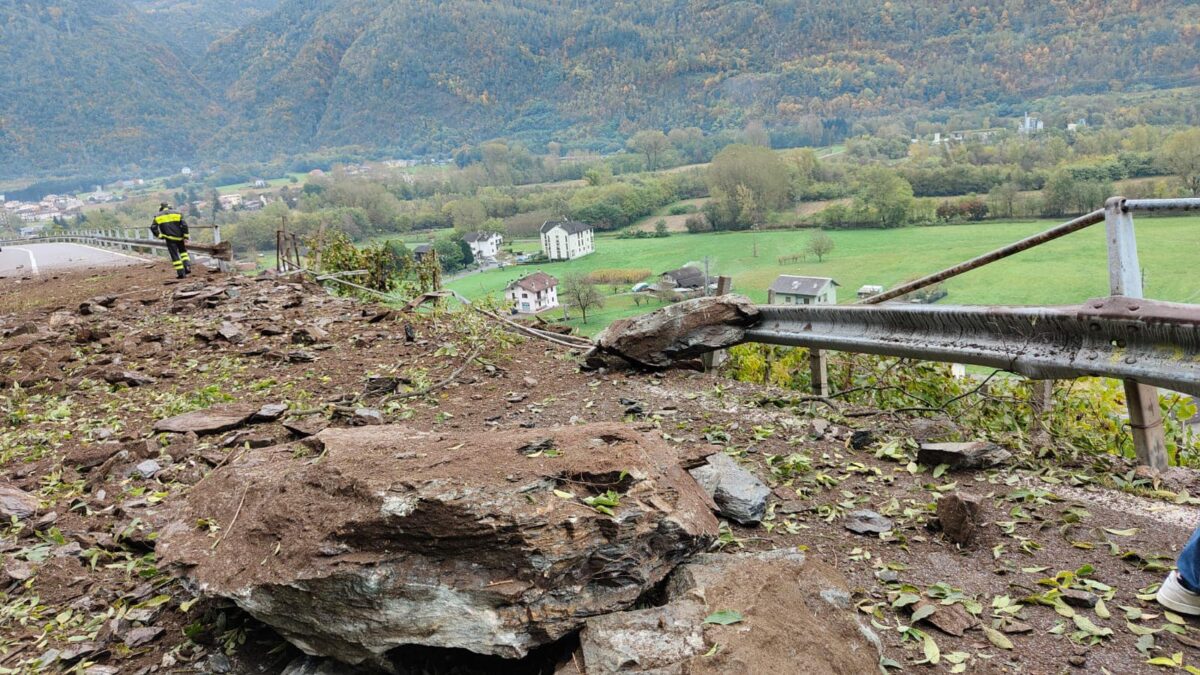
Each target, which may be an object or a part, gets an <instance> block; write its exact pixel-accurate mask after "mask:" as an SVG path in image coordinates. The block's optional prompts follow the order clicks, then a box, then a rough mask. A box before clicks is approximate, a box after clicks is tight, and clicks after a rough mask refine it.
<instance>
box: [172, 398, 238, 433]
mask: <svg viewBox="0 0 1200 675" xmlns="http://www.w3.org/2000/svg"><path fill="white" fill-rule="evenodd" d="M256 412H258V408H257V407H254V406H247V405H241V404H230V405H219V406H213V407H212V408H205V409H204V410H196V411H193V412H190V413H184V414H182V415H176V416H175V417H170V418H167V419H165V420H159V421H158V422H155V423H154V430H155V431H167V432H171V433H176V434H186V433H187V432H189V431H191V432H195V433H196V434H198V435H200V436H203V435H205V434H219V433H221V432H222V431H229V430H231V429H236V428H238V427H240V426H242V425H243V424H245V423H246V422H248V421H250V418H251V417H252V416H253V415H254V414H255V413H256Z"/></svg>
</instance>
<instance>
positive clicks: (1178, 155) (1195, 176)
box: [1163, 129, 1200, 197]
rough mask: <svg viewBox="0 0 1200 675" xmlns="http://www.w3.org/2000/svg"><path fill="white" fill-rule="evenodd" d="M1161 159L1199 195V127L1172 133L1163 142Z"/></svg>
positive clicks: (1192, 191) (1188, 187)
mask: <svg viewBox="0 0 1200 675" xmlns="http://www.w3.org/2000/svg"><path fill="white" fill-rule="evenodd" d="M1163 160H1164V161H1165V162H1166V164H1167V167H1168V168H1169V169H1171V171H1172V172H1173V173H1174V174H1175V175H1177V176H1179V177H1180V178H1182V179H1183V184H1184V185H1186V186H1187V189H1188V190H1189V191H1191V193H1192V194H1193V195H1195V196H1198V197H1200V129H1188V130H1187V131H1181V132H1179V133H1177V134H1174V135H1173V136H1171V137H1170V138H1168V139H1167V142H1166V143H1164V144H1163Z"/></svg>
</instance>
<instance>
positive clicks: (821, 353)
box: [808, 349, 829, 397]
mask: <svg viewBox="0 0 1200 675" xmlns="http://www.w3.org/2000/svg"><path fill="white" fill-rule="evenodd" d="M808 369H809V372H810V373H811V374H812V393H813V396H821V397H825V396H828V395H829V359H828V358H827V357H826V356H825V350H823V349H813V350H811V351H810V352H809V353H808Z"/></svg>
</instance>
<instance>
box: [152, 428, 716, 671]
mask: <svg viewBox="0 0 1200 675" xmlns="http://www.w3.org/2000/svg"><path fill="white" fill-rule="evenodd" d="M545 437H548V438H551V439H552V441H553V445H554V447H555V448H556V449H558V450H560V454H559V455H558V456H553V457H551V456H547V455H544V454H543V455H541V456H538V457H528V456H526V455H524V454H523V453H522V452H521V448H523V447H525V446H527V445H529V444H530V443H534V442H536V441H537V440H539V439H540V438H545ZM316 441H317V442H318V443H320V444H321V446H322V447H323V451H324V455H323V457H322V459H321V461H320V462H312V461H307V460H297V459H296V458H294V457H293V453H291V452H286V451H281V450H282V448H264V449H262V450H250V451H246V452H244V453H243V454H242V455H241V458H240V459H239V460H238V461H237V462H233V463H230V464H227V465H225V466H223V467H221V468H219V469H214V470H213V471H212V473H210V474H209V475H208V477H207V478H206V479H205V480H204V481H202V482H201V483H199V484H197V485H196V486H193V487H192V488H191V489H190V490H189V491H188V492H187V494H186V495H182V496H181V498H182V502H181V503H180V504H179V505H178V506H179V510H178V511H177V512H176V513H174V514H173V515H172V519H171V520H169V521H168V522H167V523H166V524H165V525H164V526H163V527H161V528H160V529H159V536H158V539H157V543H156V549H155V550H156V553H157V555H158V560H159V563H160V566H161V567H162V568H163V569H168V570H172V571H174V572H176V573H177V574H179V575H180V576H183V577H186V578H187V579H188V580H189V582H190V583H194V584H195V587H197V588H201V589H204V591H205V593H206V594H208V595H210V596H217V597H222V598H227V599H230V600H232V601H233V602H235V603H236V604H237V605H239V606H240V607H241V608H242V609H243V610H245V611H247V612H248V613H250V614H251V615H253V616H255V617H256V618H257V619H258V620H260V621H262V622H263V623H266V624H268V625H270V626H272V627H273V628H274V629H275V630H276V631H277V632H278V633H279V634H280V635H282V636H284V637H285V638H286V639H288V640H290V641H291V642H292V643H294V644H296V645H297V646H299V647H300V648H301V649H302V650H303V651H304V652H305V653H309V654H314V655H324V656H330V657H334V658H337V659H339V660H341V661H344V662H346V663H349V664H352V665H357V664H361V663H364V662H366V663H370V664H372V665H375V664H378V663H379V662H380V660H381V659H383V658H384V657H385V655H386V654H387V652H389V651H391V650H392V649H394V648H395V647H397V646H400V645H404V644H423V645H427V646H434V647H450V648H458V649H467V650H470V651H473V652H476V653H480V654H493V655H497V656H503V657H506V658H519V657H521V656H523V655H525V654H527V653H528V652H529V650H531V649H533V648H535V647H537V646H539V645H544V644H549V643H552V642H555V641H557V640H559V639H561V638H562V637H564V636H566V635H569V634H570V633H573V632H575V631H578V630H579V629H580V628H582V627H583V624H584V622H585V621H586V620H587V618H588V617H591V616H597V615H601V614H607V613H610V612H613V611H620V610H624V609H629V608H631V607H633V606H634V604H635V603H636V602H638V600H639V598H641V597H642V596H643V595H644V594H645V593H646V591H647V590H649V589H651V588H654V587H656V586H657V585H658V584H660V583H661V582H662V581H663V580H664V579H665V578H666V576H667V575H668V574H669V573H670V572H671V570H672V569H674V568H675V567H676V566H677V565H678V564H679V563H680V562H682V561H684V560H687V559H688V558H690V557H691V556H693V555H695V554H696V553H698V552H700V551H703V550H706V549H707V548H708V547H710V546H711V545H712V543H713V542H714V541H715V539H716V535H717V530H718V524H717V520H716V518H715V517H714V516H713V515H712V513H711V511H710V509H709V506H708V499H707V497H706V496H705V495H704V493H703V491H702V490H700V488H699V486H698V485H696V483H695V481H694V480H692V479H691V478H690V477H689V476H688V475H687V473H686V472H685V471H684V470H683V469H681V468H680V467H679V466H678V464H677V462H676V458H675V453H674V451H673V450H672V449H671V447H670V446H668V445H667V444H666V443H665V442H664V441H663V440H662V439H661V437H658V436H656V435H653V434H643V433H640V432H637V431H634V430H632V429H629V428H628V427H627V426H626V425H623V424H597V425H581V426H573V427H552V428H546V429H539V430H537V431H531V432H525V431H517V430H506V431H504V432H502V433H501V432H496V431H489V432H486V433H477V432H476V433H469V432H457V433H455V432H449V433H448V432H442V431H439V432H437V433H428V432H420V431H417V430H415V429H412V428H410V427H406V426H400V425H390V426H387V425H385V426H368V427H350V428H338V429H326V430H325V431H322V432H321V433H320V434H319V436H318V437H317V439H316ZM598 448H602V451H597V449H598ZM608 489H612V490H614V491H617V492H618V493H619V494H620V495H621V496H620V499H619V504H618V505H616V506H614V507H613V508H612V515H609V514H606V513H602V512H600V511H597V510H596V509H593V508H591V507H589V506H587V505H586V504H585V503H584V502H583V500H584V499H585V498H587V497H589V496H591V495H593V494H595V491H596V490H604V491H606V490H608ZM556 490H557V491H558V492H564V493H568V494H570V495H573V498H570V499H567V498H563V496H562V495H560V494H557V493H556V492H555V491H556ZM242 495H245V496H246V497H245V500H244V503H240V504H239V502H241V501H242V500H241V496H242ZM239 509H240V510H239ZM235 511H238V512H239V513H240V516H239V519H238V525H237V527H236V528H228V529H226V530H225V535H224V536H225V538H224V539H223V540H222V544H221V546H220V547H219V548H216V549H214V548H213V546H212V539H211V538H210V537H209V536H208V535H207V534H206V533H204V532H203V531H201V530H199V529H198V528H196V525H195V524H196V519H197V518H202V517H210V518H211V517H216V518H220V519H222V521H223V522H227V521H226V519H228V518H231V517H232V514H233V513H234V512H235ZM201 514H206V515H201ZM263 532H271V533H272V535H273V536H271V537H264V536H262V533H263ZM264 559H265V560H267V562H266V564H261V563H262V561H263V560H264Z"/></svg>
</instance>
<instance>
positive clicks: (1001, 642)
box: [981, 626, 1013, 649]
mask: <svg viewBox="0 0 1200 675" xmlns="http://www.w3.org/2000/svg"><path fill="white" fill-rule="evenodd" d="M981 628H983V634H984V635H986V636H987V639H988V641H989V642H991V643H992V644H994V645H996V646H997V647H999V648H1000V649H1012V648H1013V643H1012V640H1009V639H1008V636H1007V635H1005V634H1004V633H1001V632H1000V631H998V630H996V629H995V628H992V627H991V626H981Z"/></svg>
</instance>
